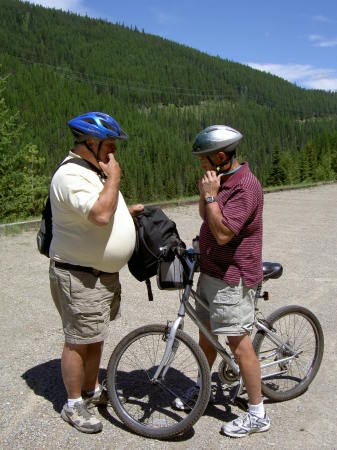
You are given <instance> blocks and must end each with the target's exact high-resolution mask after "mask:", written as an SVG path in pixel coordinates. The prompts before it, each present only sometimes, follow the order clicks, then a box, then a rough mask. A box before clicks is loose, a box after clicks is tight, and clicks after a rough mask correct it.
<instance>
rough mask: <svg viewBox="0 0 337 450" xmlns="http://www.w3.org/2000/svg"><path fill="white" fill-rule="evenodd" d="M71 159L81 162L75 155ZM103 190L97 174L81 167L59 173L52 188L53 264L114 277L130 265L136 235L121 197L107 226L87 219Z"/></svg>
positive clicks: (67, 167)
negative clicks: (90, 268) (83, 268)
mask: <svg viewBox="0 0 337 450" xmlns="http://www.w3.org/2000/svg"><path fill="white" fill-rule="evenodd" d="M69 157H74V158H79V156H78V155H76V154H75V153H72V152H69ZM66 159H68V158H66ZM103 186H104V184H103V181H102V180H101V178H100V177H99V175H98V174H97V173H96V172H94V171H93V170H90V169H87V168H85V167H82V166H80V165H78V164H72V163H69V164H65V165H63V166H61V167H60V168H59V169H58V170H57V172H56V173H55V175H54V177H53V179H52V182H51V186H50V201H51V208H52V214H53V239H52V242H51V246H50V257H51V258H52V259H53V260H55V261H61V262H67V263H70V264H75V265H81V266H86V267H93V268H95V269H97V270H102V271H103V272H111V273H112V272H119V270H120V269H121V268H122V267H123V266H124V265H125V264H126V263H127V262H128V261H129V259H130V257H131V255H132V252H133V250H134V246H135V241H136V232H135V227H134V223H133V220H132V217H131V215H130V213H129V210H128V208H127V206H126V204H125V201H124V198H123V196H122V194H121V193H120V192H119V194H118V204H117V209H116V212H115V214H114V216H113V218H112V219H111V221H110V222H109V223H108V224H107V225H104V226H97V225H94V224H93V223H92V222H90V221H89V219H88V215H89V212H90V210H91V208H92V207H93V205H94V203H95V202H96V200H97V199H98V196H99V193H100V192H101V190H102V189H103Z"/></svg>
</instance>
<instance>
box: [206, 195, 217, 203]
mask: <svg viewBox="0 0 337 450" xmlns="http://www.w3.org/2000/svg"><path fill="white" fill-rule="evenodd" d="M205 202H206V203H213V202H216V198H215V197H213V195H210V196H209V197H205Z"/></svg>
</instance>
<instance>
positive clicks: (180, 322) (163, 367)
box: [151, 315, 184, 383]
mask: <svg viewBox="0 0 337 450" xmlns="http://www.w3.org/2000/svg"><path fill="white" fill-rule="evenodd" d="M183 326H184V318H183V316H180V315H179V316H178V317H177V318H176V320H175V321H174V322H173V325H171V326H170V322H168V323H167V325H166V330H167V331H166V332H165V336H164V338H166V337H167V333H168V331H170V334H169V337H168V339H167V343H166V348H165V352H164V355H163V357H162V360H161V362H160V364H159V366H158V368H157V370H156V372H155V374H154V376H153V378H152V379H151V381H152V382H153V383H157V382H158V380H162V379H163V378H164V377H165V375H166V373H167V371H168V370H169V368H170V366H171V364H172V361H173V358H174V356H175V354H176V351H177V349H178V346H179V342H178V341H177V340H176V339H175V336H176V334H177V330H178V328H179V329H183Z"/></svg>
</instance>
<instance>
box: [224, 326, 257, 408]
mask: <svg viewBox="0 0 337 450" xmlns="http://www.w3.org/2000/svg"><path fill="white" fill-rule="evenodd" d="M228 342H229V347H230V349H231V351H232V353H233V355H234V356H235V359H236V361H237V363H238V364H239V367H240V373H241V375H242V378H243V381H244V384H245V387H246V390H247V394H248V400H249V403H250V404H251V405H258V404H260V403H261V400H262V397H261V370H260V364H259V361H258V359H257V356H256V353H255V351H254V348H253V345H252V341H251V339H250V336H249V335H248V334H246V335H244V336H228Z"/></svg>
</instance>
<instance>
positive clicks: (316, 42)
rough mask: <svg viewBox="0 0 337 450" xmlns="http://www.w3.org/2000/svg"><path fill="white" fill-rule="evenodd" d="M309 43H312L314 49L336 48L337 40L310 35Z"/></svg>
mask: <svg viewBox="0 0 337 450" xmlns="http://www.w3.org/2000/svg"><path fill="white" fill-rule="evenodd" d="M309 41H310V42H312V43H313V44H312V45H313V46H314V47H325V48H326V47H336V46H337V38H332V39H327V38H325V37H324V36H321V35H320V34H310V35H309Z"/></svg>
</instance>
